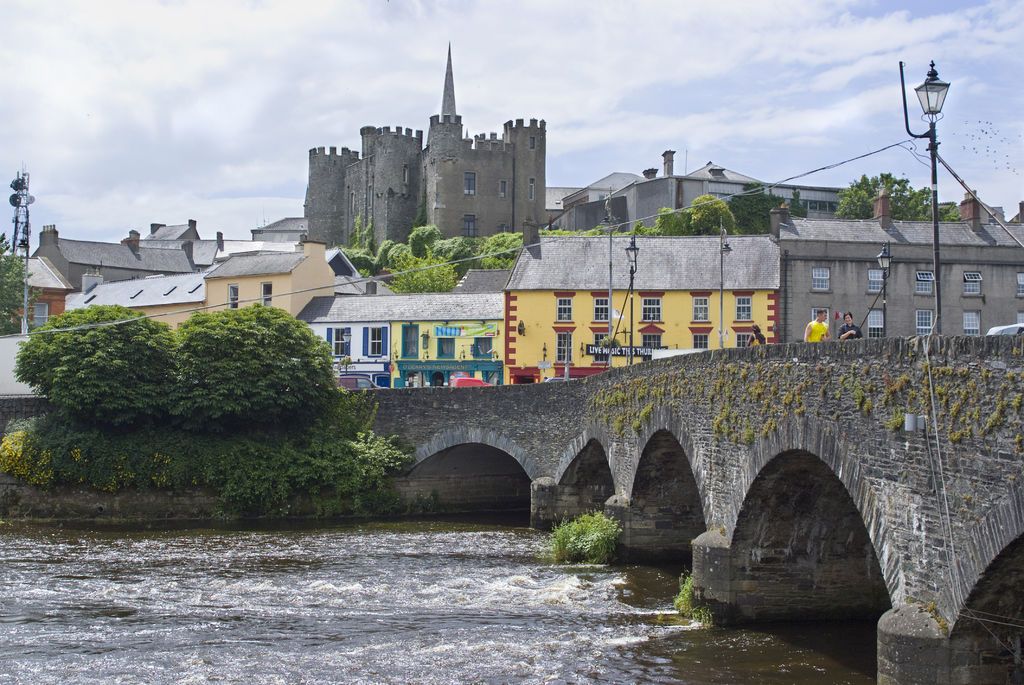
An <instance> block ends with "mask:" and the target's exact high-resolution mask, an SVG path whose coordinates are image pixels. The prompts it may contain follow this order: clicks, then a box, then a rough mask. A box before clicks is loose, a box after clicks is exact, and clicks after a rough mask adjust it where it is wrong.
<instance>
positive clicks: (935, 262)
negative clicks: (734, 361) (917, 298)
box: [900, 61, 949, 333]
mask: <svg viewBox="0 0 1024 685" xmlns="http://www.w3.org/2000/svg"><path fill="white" fill-rule="evenodd" d="M900 85H901V86H902V89H901V91H900V92H901V93H902V95H903V122H904V124H905V125H906V127H907V133H909V134H910V135H911V136H913V137H914V138H927V139H928V152H929V153H930V154H931V159H932V253H933V254H932V269H933V270H934V272H935V332H936V333H942V281H941V276H940V274H939V266H940V265H939V175H938V167H937V165H936V156H937V155H938V153H939V141H938V139H937V138H936V135H935V122H937V121H938V120H939V119H940V118H941V115H942V105H943V103H944V102H945V101H946V93H947V92H948V91H949V84H948V83H946V82H945V81H942V80H940V79H939V72H937V71H935V62H934V61H933V62H932V63H931V69H929V70H928V77H927V78H925V80H924V83H922V84H921V85H919V86H918V87H917V88H915V89H914V92H916V93H917V99H918V100H920V101H921V109H922V110H923V111H924V116H923V118H924V119H927V120H928V132H927V133H914V132H913V131H911V130H910V119H909V118H908V115H907V86H906V83H905V82H904V80H903V62H900Z"/></svg>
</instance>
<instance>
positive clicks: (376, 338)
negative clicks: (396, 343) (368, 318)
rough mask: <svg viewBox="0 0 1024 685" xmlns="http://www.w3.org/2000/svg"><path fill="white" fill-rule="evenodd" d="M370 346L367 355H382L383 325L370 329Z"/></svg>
mask: <svg viewBox="0 0 1024 685" xmlns="http://www.w3.org/2000/svg"><path fill="white" fill-rule="evenodd" d="M369 342H370V347H369V350H368V352H369V355H370V356H371V357H383V356H384V327H383V326H375V327H373V328H371V329H370V339H369Z"/></svg>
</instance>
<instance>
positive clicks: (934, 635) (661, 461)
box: [375, 338, 1024, 683]
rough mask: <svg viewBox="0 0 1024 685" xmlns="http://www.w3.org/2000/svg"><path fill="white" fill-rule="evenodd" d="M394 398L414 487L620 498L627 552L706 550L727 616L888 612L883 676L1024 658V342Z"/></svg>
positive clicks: (797, 347)
mask: <svg viewBox="0 0 1024 685" xmlns="http://www.w3.org/2000/svg"><path fill="white" fill-rule="evenodd" d="M375 397H376V399H377V400H378V402H379V407H378V413H377V417H376V430H377V431H378V432H381V433H394V434H398V435H401V436H403V437H404V438H405V439H406V440H408V441H409V442H411V443H412V444H413V445H415V446H416V464H415V466H414V467H413V468H411V469H410V471H409V472H408V473H407V474H406V475H405V476H404V477H403V478H402V479H400V483H399V487H400V490H402V491H403V493H404V494H405V495H406V496H407V497H416V496H420V497H424V496H429V497H431V498H432V499H433V500H435V502H436V501H438V500H439V501H440V503H441V504H442V505H444V506H448V507H450V508H461V509H467V510H469V509H486V508H490V509H493V508H502V507H515V506H522V507H525V506H527V505H528V506H529V509H530V515H531V522H532V524H533V525H534V526H537V527H546V526H550V525H551V524H552V523H554V522H557V521H559V520H561V519H563V518H565V517H570V516H574V515H576V514H579V513H582V512H585V511H590V510H594V509H603V510H604V511H606V512H607V513H609V514H611V515H613V516H615V517H616V518H618V519H619V520H620V521H621V523H622V526H623V531H624V532H623V537H622V551H623V553H624V554H625V555H626V556H627V557H633V558H636V557H645V556H646V557H655V558H681V559H690V560H692V568H693V575H694V585H695V588H696V597H697V599H698V601H699V602H701V603H703V604H704V605H706V606H708V607H710V608H711V609H712V611H713V612H714V614H715V616H716V619H717V620H718V621H720V622H722V623H741V622H760V621H775V620H805V619H806V620H814V619H834V618H846V617H851V618H853V617H871V618H879V623H878V635H879V650H878V680H879V682H881V683H989V682H991V683H1003V682H1009V680H1008V678H1010V677H1011V674H1013V672H1014V669H1015V668H1018V669H1020V668H1021V634H1022V633H1024V538H1022V535H1021V534H1022V533H1024V424H1022V413H1024V410H1022V402H1024V343H1022V341H1020V340H1014V339H998V338H933V339H931V340H927V339H924V338H910V339H886V340H862V341H854V342H846V343H838V342H837V343H825V344H820V345H803V344H793V345H773V346H766V347H759V348H753V349H748V350H724V351H711V352H706V353H702V354H695V355H689V356H684V357H676V358H672V359H666V360H661V361H657V362H648V363H644V364H640V365H637V366H634V367H631V368H628V369H617V370H613V371H611V372H609V373H606V374H602V375H599V376H593V377H590V378H586V379H582V380H578V381H573V382H571V383H546V384H541V385H536V386H505V387H493V388H460V389H449V388H419V389H406V390H389V391H386V392H383V391H382V392H379V393H376V395H375ZM907 413H910V414H913V415H925V416H928V417H929V419H928V421H927V424H928V425H927V427H924V426H922V427H921V429H919V430H914V431H913V432H907V431H906V430H905V429H904V416H905V414H907ZM922 423H923V422H922ZM936 428H937V431H936V430H935V429H936ZM1021 672H1022V673H1024V670H1022V671H1021ZM1014 682H1016V681H1014Z"/></svg>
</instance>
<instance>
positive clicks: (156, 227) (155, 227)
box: [149, 224, 167, 235]
mask: <svg viewBox="0 0 1024 685" xmlns="http://www.w3.org/2000/svg"><path fill="white" fill-rule="evenodd" d="M166 225H167V224H150V225H149V234H150V235H153V234H154V233H156V232H157V231H159V230H160V229H161V228H163V227H164V226H166Z"/></svg>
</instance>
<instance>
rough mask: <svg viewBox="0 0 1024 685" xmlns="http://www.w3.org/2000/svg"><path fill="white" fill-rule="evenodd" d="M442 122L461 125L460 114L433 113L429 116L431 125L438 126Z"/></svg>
mask: <svg viewBox="0 0 1024 685" xmlns="http://www.w3.org/2000/svg"><path fill="white" fill-rule="evenodd" d="M442 124H458V125H459V126H462V115H461V114H435V115H433V116H431V117H430V125H431V126H440V125H442Z"/></svg>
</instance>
